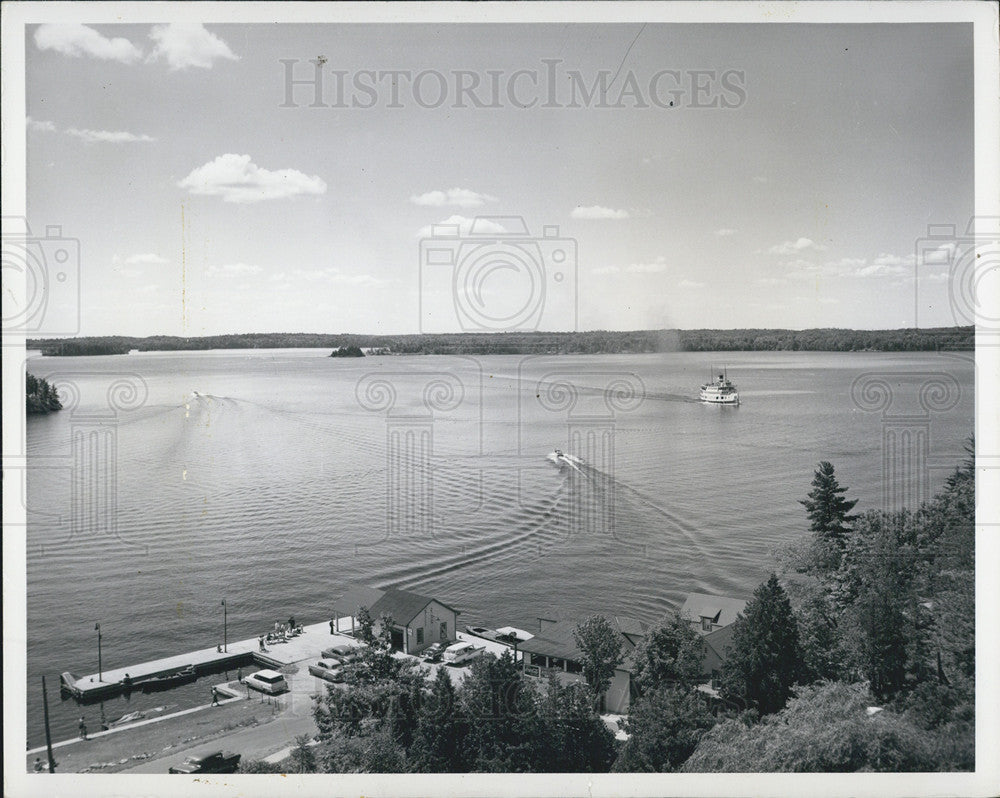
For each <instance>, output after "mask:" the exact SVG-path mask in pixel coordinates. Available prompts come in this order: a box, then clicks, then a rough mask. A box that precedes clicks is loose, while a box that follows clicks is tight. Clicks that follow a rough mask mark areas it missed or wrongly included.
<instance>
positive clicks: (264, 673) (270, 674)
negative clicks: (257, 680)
mask: <svg viewBox="0 0 1000 798" xmlns="http://www.w3.org/2000/svg"><path fill="white" fill-rule="evenodd" d="M254 676H265V677H267V678H269V679H273V678H274V677H275V676H281V673H280V672H279V671H273V670H271V669H270V668H265V669H264V670H262V671H257V672H256V673H255V674H254Z"/></svg>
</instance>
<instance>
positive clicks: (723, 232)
mask: <svg viewBox="0 0 1000 798" xmlns="http://www.w3.org/2000/svg"><path fill="white" fill-rule="evenodd" d="M738 232H739V230H736V229H734V228H732V227H720V228H719V229H718V230H716V231H715V234H716V235H717V236H723V237H725V236H734V235H736V234H737V233H738Z"/></svg>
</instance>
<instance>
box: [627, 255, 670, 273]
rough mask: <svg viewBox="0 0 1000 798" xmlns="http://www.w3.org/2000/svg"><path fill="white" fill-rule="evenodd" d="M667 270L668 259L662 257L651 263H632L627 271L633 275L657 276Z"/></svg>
mask: <svg viewBox="0 0 1000 798" xmlns="http://www.w3.org/2000/svg"><path fill="white" fill-rule="evenodd" d="M666 270H667V259H666V258H665V257H663V256H662V255H661V256H660V257H658V258H657V259H656V260H654V261H651V262H649V263H631V264H629V266H628V267H627V268H626V269H625V271H627V272H632V273H633V274H656V273H658V272H664V271H666Z"/></svg>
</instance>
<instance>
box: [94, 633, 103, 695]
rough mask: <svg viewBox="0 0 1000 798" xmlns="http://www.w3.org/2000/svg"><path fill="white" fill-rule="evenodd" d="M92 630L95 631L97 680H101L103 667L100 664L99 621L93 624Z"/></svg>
mask: <svg viewBox="0 0 1000 798" xmlns="http://www.w3.org/2000/svg"><path fill="white" fill-rule="evenodd" d="M94 631H95V632H97V681H99V682H103V681H104V678H103V676H102V674H103V671H104V668H103V667H102V666H101V625H100V624H99V623H95V624H94Z"/></svg>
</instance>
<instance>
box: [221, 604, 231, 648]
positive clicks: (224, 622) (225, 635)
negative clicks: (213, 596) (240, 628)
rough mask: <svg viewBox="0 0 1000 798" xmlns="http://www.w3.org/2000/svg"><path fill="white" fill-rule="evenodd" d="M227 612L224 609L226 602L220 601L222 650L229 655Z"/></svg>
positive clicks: (225, 608)
mask: <svg viewBox="0 0 1000 798" xmlns="http://www.w3.org/2000/svg"><path fill="white" fill-rule="evenodd" d="M228 626H229V611H228V609H227V607H226V600H225V599H223V600H222V650H223V651H225V652H226V653H227V654H228V653H229V643H228V640H227V638H228Z"/></svg>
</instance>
